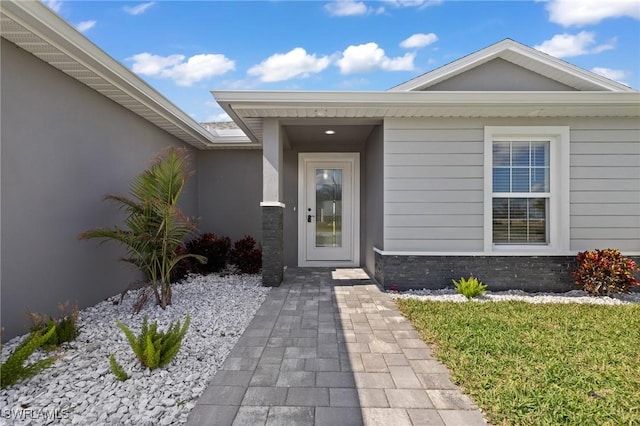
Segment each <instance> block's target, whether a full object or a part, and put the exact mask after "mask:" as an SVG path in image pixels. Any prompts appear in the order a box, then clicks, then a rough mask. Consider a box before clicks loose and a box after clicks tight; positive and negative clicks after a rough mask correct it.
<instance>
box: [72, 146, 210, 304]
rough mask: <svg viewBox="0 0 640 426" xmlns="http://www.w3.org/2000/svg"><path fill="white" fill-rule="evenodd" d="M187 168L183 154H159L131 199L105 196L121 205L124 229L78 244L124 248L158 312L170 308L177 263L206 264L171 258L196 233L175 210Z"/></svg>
mask: <svg viewBox="0 0 640 426" xmlns="http://www.w3.org/2000/svg"><path fill="white" fill-rule="evenodd" d="M187 164H188V161H187V152H186V150H185V149H179V148H174V147H170V148H168V149H166V150H164V151H163V152H161V154H160V155H159V156H158V157H157V158H156V159H155V161H154V162H153V163H152V165H151V166H150V167H149V168H148V169H147V170H145V171H144V172H143V173H142V174H140V175H139V176H138V177H137V178H136V179H135V180H134V182H133V183H132V184H131V188H130V194H131V195H132V198H127V197H123V196H117V195H107V196H106V197H105V199H107V200H112V201H116V202H117V203H120V206H121V208H122V209H123V210H124V211H125V212H126V214H127V217H126V219H125V221H124V224H125V228H120V227H118V226H114V227H113V228H112V229H108V228H96V229H90V230H88V231H85V232H83V233H82V234H80V239H90V238H100V239H103V240H105V241H116V242H119V243H121V244H122V245H124V246H125V247H126V250H127V256H126V257H125V258H123V259H122V260H123V261H125V262H128V263H131V264H133V265H134V266H135V267H136V268H138V269H139V270H141V271H142V272H144V273H145V274H146V275H147V278H148V280H149V283H150V284H151V286H152V288H153V292H154V295H155V299H156V303H157V304H158V305H160V306H161V307H162V308H163V309H164V308H166V307H167V305H169V304H171V287H170V276H171V270H172V269H173V268H174V267H175V266H176V264H177V263H178V262H180V260H182V259H184V258H186V257H194V258H196V259H197V260H198V261H200V262H203V263H204V262H206V260H207V259H206V257H204V256H197V255H193V254H177V253H176V250H177V248H178V246H180V244H181V243H182V241H183V239H184V238H185V237H186V236H187V235H189V234H190V233H191V232H193V231H194V229H195V221H194V220H193V219H190V218H188V217H187V216H185V215H184V213H183V212H182V211H181V210H180V208H179V207H178V206H177V204H178V198H179V197H180V193H181V192H182V188H183V187H184V185H185V183H186V181H187V179H188V177H189V176H190V175H191V172H190V170H189V169H188V166H187ZM158 288H159V290H160V291H158Z"/></svg>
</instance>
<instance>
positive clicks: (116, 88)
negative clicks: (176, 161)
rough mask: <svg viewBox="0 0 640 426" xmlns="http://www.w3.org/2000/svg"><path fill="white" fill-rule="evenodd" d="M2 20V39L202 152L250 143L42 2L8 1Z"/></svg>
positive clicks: (1, 9) (0, 9)
mask: <svg viewBox="0 0 640 426" xmlns="http://www.w3.org/2000/svg"><path fill="white" fill-rule="evenodd" d="M0 19H1V20H2V25H0V35H1V36H2V38H5V39H6V40H8V41H10V42H11V43H14V44H16V45H17V46H19V47H20V48H22V49H23V50H26V51H27V52H29V53H31V54H33V55H34V56H36V57H38V58H39V59H41V60H43V61H44V62H46V63H48V64H49V65H51V66H52V67H54V68H57V69H58V70H60V71H62V72H64V73H65V74H67V75H69V76H70V77H72V78H74V79H75V80H77V81H79V82H81V83H83V84H85V85H86V86H88V87H90V88H91V89H93V90H95V91H97V92H99V93H100V94H102V95H103V96H105V97H106V98H109V99H111V100H112V101H114V102H116V103H118V104H119V105H121V106H123V107H124V108H127V109H128V110H130V111H132V112H133V113H134V114H137V115H138V116H140V117H142V118H143V119H145V120H147V121H149V122H150V123H153V124H154V125H156V126H157V127H159V128H161V129H163V130H165V131H166V132H168V133H170V134H172V135H174V136H175V137H177V138H178V139H180V140H182V141H184V142H185V143H188V144H190V145H192V146H194V147H196V148H200V149H207V148H214V147H218V146H220V147H224V145H225V144H226V143H228V142H231V143H232V145H233V146H236V145H250V144H249V139H247V138H245V139H244V140H242V141H238V140H233V141H227V140H226V139H225V138H216V137H215V136H214V135H213V134H211V133H209V132H208V131H207V130H206V129H204V128H203V127H202V126H200V125H199V124H198V123H197V122H196V121H195V120H193V119H192V118H191V117H190V116H189V115H187V114H186V113H185V112H184V111H182V110H181V109H179V108H178V107H177V106H175V105H174V104H173V103H171V102H170V101H169V100H168V99H166V98H165V97H164V96H163V95H162V94H160V93H159V92H157V91H156V90H155V89H153V88H152V87H151V86H149V85H148V84H147V83H145V82H144V81H142V80H141V79H140V78H139V77H138V76H137V75H135V74H134V73H133V72H131V71H130V70H129V69H127V68H126V67H124V66H123V65H122V64H120V63H119V62H118V61H116V60H115V59H113V58H112V57H111V56H109V55H108V54H106V53H105V52H104V51H102V50H101V49H100V48H99V47H97V46H96V45H95V44H93V43H92V42H90V41H89V40H88V39H87V38H85V37H84V36H83V35H82V34H80V33H79V32H78V31H77V30H75V29H74V28H73V27H71V26H70V25H69V24H68V23H66V22H65V21H64V20H62V19H61V18H60V17H59V16H58V15H56V14H55V13H54V12H52V11H51V10H49V8H48V7H47V6H45V5H44V4H42V3H41V2H39V1H28V2H27V1H24V2H22V1H9V0H3V1H2V2H1V3H0ZM236 139H237V138H236ZM239 142H240V143H239Z"/></svg>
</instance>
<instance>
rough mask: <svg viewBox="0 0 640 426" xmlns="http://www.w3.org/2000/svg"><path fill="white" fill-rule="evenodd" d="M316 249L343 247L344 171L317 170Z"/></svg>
mask: <svg viewBox="0 0 640 426" xmlns="http://www.w3.org/2000/svg"><path fill="white" fill-rule="evenodd" d="M316 247H342V169H316Z"/></svg>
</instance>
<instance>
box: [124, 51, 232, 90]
mask: <svg viewBox="0 0 640 426" xmlns="http://www.w3.org/2000/svg"><path fill="white" fill-rule="evenodd" d="M128 60H131V61H133V65H132V67H131V69H132V70H133V72H135V73H136V74H142V75H147V76H150V77H158V78H168V79H171V80H174V81H175V82H176V84H177V85H178V86H191V85H193V83H196V82H198V81H202V80H205V79H207V78H210V77H214V76H216V75H222V74H224V73H226V72H228V71H231V70H233V69H235V62H234V61H232V60H230V59H228V58H227V57H225V56H224V55H219V54H201V55H194V56H192V57H190V58H189V59H187V60H186V61H185V56H184V55H169V56H159V55H152V54H150V53H146V52H145V53H139V54H137V55H133V56H132V57H131V58H128Z"/></svg>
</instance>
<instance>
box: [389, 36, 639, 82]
mask: <svg viewBox="0 0 640 426" xmlns="http://www.w3.org/2000/svg"><path fill="white" fill-rule="evenodd" d="M507 51H511V52H515V53H517V54H519V55H522V56H523V57H525V58H528V59H531V60H534V61H536V62H539V63H542V64H543V65H545V66H547V67H550V68H554V69H559V70H561V71H563V72H565V73H567V74H569V75H571V76H573V77H576V78H579V79H581V80H584V81H587V82H589V83H591V84H593V85H595V86H597V87H601V88H602V89H603V90H611V91H622V92H633V91H634V90H633V89H632V88H631V87H628V86H625V85H624V84H621V83H618V82H616V81H613V80H610V79H608V78H605V77H602V76H600V75H598V74H595V73H592V72H590V71H587V70H584V69H582V68H580V67H577V66H575V65H572V64H570V63H568V62H565V61H563V60H560V59H558V58H555V57H553V56H551V55H548V54H546V53H544V52H541V51H539V50H536V49H533V48H531V47H529V46H525V45H524V44H521V43H518V42H516V41H513V40H510V39H506V40H502V41H500V42H498V43H496V44H493V45H491V46H489V47H486V48H484V49H481V50H479V51H477V52H474V53H471V54H470V55H467V56H465V57H463V58H461V59H458V60H456V61H454V62H451V63H449V64H446V65H444V66H442V67H440V68H437V69H435V70H433V71H431V72H428V73H426V74H423V75H422V76H419V77H416V78H415V79H412V80H409V81H407V82H405V83H402V84H399V85H397V86H395V87H392V88H391V89H389V91H414V90H421V89H424V88H426V87H430V86H433V85H435V84H438V83H440V82H441V81H444V80H447V79H449V78H451V77H454V76H456V75H458V74H461V73H463V72H465V71H467V70H469V69H472V68H475V67H477V66H479V65H482V64H484V63H486V62H489V61H490V60H492V59H495V58H500V57H502V54H503V53H505V52H507Z"/></svg>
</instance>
